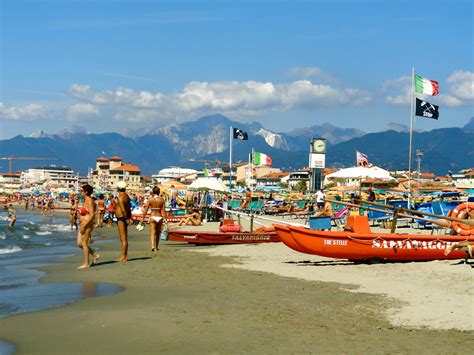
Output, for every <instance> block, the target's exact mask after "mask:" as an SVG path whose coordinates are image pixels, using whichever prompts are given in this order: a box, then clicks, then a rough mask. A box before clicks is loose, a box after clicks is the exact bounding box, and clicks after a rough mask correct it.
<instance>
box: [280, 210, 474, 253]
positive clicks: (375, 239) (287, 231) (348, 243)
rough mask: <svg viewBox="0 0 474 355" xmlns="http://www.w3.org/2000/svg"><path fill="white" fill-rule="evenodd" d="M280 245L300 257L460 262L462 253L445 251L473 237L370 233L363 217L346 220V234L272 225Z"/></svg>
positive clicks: (473, 239)
mask: <svg viewBox="0 0 474 355" xmlns="http://www.w3.org/2000/svg"><path fill="white" fill-rule="evenodd" d="M274 227H275V230H276V232H277V234H278V236H279V237H280V238H281V240H282V241H283V243H284V244H285V245H286V246H288V247H290V248H291V249H294V250H296V251H299V252H301V253H306V254H314V255H320V256H326V257H330V258H339V259H349V260H361V261H364V260H365V261H368V260H386V261H429V260H443V259H463V258H465V257H466V253H465V252H464V251H462V250H455V251H453V252H451V253H450V254H449V255H445V250H446V248H447V247H449V246H451V245H453V244H455V243H459V242H464V241H474V236H460V235H457V236H456V235H442V236H441V235H439V236H434V235H422V234H402V233H372V232H371V231H370V227H369V223H368V220H367V217H366V216H349V218H348V223H347V225H346V230H344V231H340V232H331V231H318V230H312V229H308V228H305V227H295V226H282V225H274Z"/></svg>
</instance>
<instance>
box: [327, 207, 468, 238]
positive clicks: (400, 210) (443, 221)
mask: <svg viewBox="0 0 474 355" xmlns="http://www.w3.org/2000/svg"><path fill="white" fill-rule="evenodd" d="M324 200H325V201H327V202H331V203H336V204H341V205H345V206H349V207H355V208H364V209H366V210H371V211H376V212H382V213H390V214H393V215H394V220H393V222H394V223H393V224H392V233H393V232H394V226H396V218H397V217H404V218H413V219H417V220H420V221H425V222H429V223H433V224H436V225H438V226H440V227H445V228H449V227H450V226H451V223H450V222H448V221H453V222H460V223H463V224H467V225H474V220H466V219H459V218H453V217H448V216H439V215H436V214H432V213H428V212H421V211H416V210H411V209H408V208H404V207H397V206H392V205H386V204H383V203H378V202H372V201H362V200H357V201H362V202H363V203H364V204H365V203H366V204H371V205H375V206H378V207H383V208H385V209H383V210H382V209H379V208H374V207H369V206H362V205H360V204H355V203H350V202H344V201H337V200H330V199H324ZM387 209H388V210H387ZM391 210H394V211H391ZM404 212H408V213H412V214H406V213H404ZM413 214H417V215H424V216H429V217H435V218H438V219H427V218H423V217H420V216H417V215H413Z"/></svg>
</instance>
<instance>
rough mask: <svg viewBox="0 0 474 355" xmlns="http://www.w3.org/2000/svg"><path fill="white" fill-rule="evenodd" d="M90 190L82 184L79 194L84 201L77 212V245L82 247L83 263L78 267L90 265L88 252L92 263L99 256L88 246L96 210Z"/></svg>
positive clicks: (88, 186) (90, 187) (83, 267)
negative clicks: (78, 218) (78, 217)
mask: <svg viewBox="0 0 474 355" xmlns="http://www.w3.org/2000/svg"><path fill="white" fill-rule="evenodd" d="M92 191H93V188H92V186H90V185H88V184H86V185H84V186H82V189H81V194H82V198H83V199H84V202H83V203H82V208H81V209H80V211H79V214H80V215H81V217H80V220H81V223H80V225H79V232H78V233H77V246H78V247H79V248H81V249H82V255H83V263H82V265H81V266H79V267H78V269H86V268H88V267H90V265H91V264H89V254H90V255H91V256H92V264H94V263H95V262H96V261H97V259H99V258H100V255H99V254H97V253H96V252H94V250H92V248H91V247H90V246H89V243H90V239H91V236H92V231H93V230H94V224H95V223H94V222H95V210H96V204H95V202H94V201H93V200H92V198H91V195H92Z"/></svg>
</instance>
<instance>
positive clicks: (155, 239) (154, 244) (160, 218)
mask: <svg viewBox="0 0 474 355" xmlns="http://www.w3.org/2000/svg"><path fill="white" fill-rule="evenodd" d="M148 209H150V210H151V213H150V220H149V223H150V244H151V251H158V250H159V249H158V244H159V243H160V233H161V227H162V226H163V223H164V222H166V211H165V201H164V200H163V198H162V197H161V196H160V188H159V187H154V188H153V196H151V197H150V198H149V199H148V201H147V203H146V204H145V205H144V206H143V217H142V222H143V221H144V219H145V217H146V215H147V214H148Z"/></svg>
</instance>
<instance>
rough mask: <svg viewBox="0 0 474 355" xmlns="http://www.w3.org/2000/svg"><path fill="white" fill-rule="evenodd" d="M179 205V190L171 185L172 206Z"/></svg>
mask: <svg viewBox="0 0 474 355" xmlns="http://www.w3.org/2000/svg"><path fill="white" fill-rule="evenodd" d="M177 205H178V191H177V190H176V189H175V188H174V185H171V208H176V206H177Z"/></svg>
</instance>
